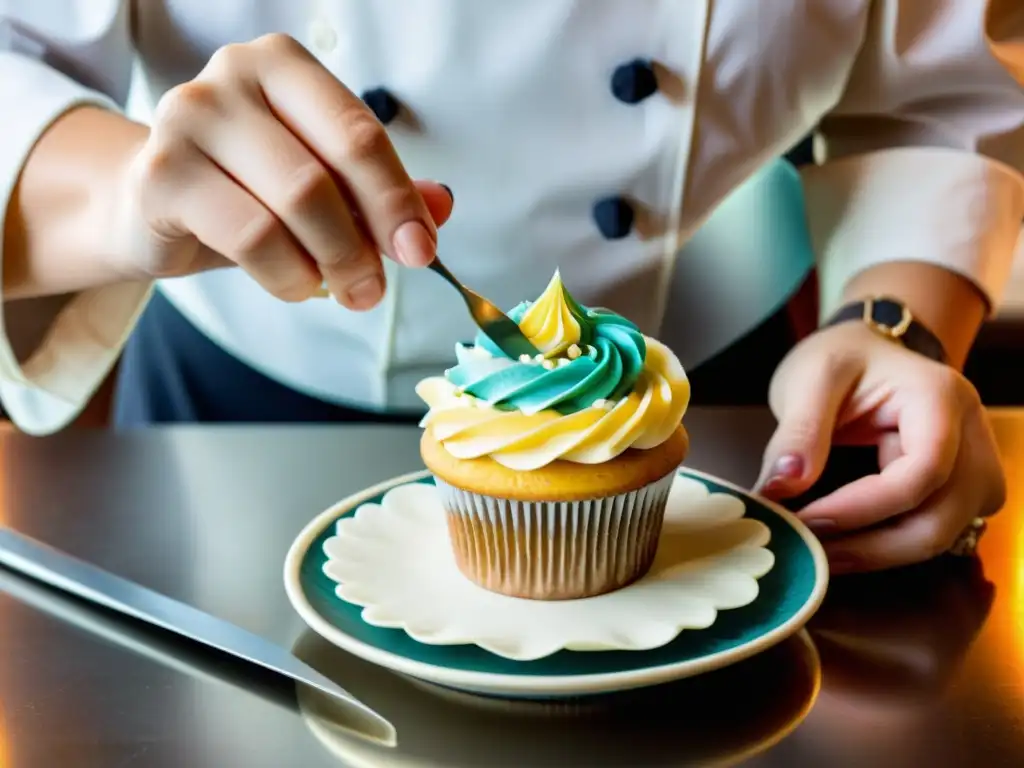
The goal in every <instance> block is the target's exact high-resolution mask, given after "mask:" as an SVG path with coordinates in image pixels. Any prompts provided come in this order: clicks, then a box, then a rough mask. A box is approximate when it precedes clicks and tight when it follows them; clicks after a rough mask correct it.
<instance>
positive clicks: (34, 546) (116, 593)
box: [0, 528, 397, 746]
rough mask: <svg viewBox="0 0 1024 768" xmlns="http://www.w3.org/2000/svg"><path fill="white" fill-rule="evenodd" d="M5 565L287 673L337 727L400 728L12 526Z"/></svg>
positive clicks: (206, 617)
mask: <svg viewBox="0 0 1024 768" xmlns="http://www.w3.org/2000/svg"><path fill="white" fill-rule="evenodd" d="M0 565H3V566H5V567H6V568H9V569H11V570H13V571H16V572H18V573H21V574H23V575H25V576H28V577H29V578H32V579H35V580H36V581H39V582H41V583H43V584H46V585H48V586H51V587H54V588H56V589H59V590H61V591H63V592H66V593H68V594H71V595H74V596H76V597H78V598H81V599H83V600H87V601H89V602H91V603H94V604H96V605H101V606H103V607H105V608H108V609H110V610H114V611H117V612H118V613H121V614H124V615H126V616H130V617H132V618H134V619H137V620H139V621H143V622H146V623H147V624H151V625H153V626H156V627H159V628H161V629H164V630H166V631H168V632H172V633H174V634H176V635H179V636H181V637H183V638H186V639H188V640H191V641H193V642H197V643H201V644H202V645H205V646H207V647H209V648H213V649H215V650H217V651H220V652H222V653H226V654H228V655H230V656H233V657H235V658H238V659H241V660H243V661H247V662H249V663H252V664H256V665H258V666H260V667H262V668H264V669H267V670H270V671H271V672H276V673H278V674H281V675H284V676H285V677H287V678H290V679H292V680H295V681H296V682H298V683H301V684H303V685H307V686H310V687H312V688H315V689H317V690H318V691H322V692H323V693H325V694H327V695H328V696H331V697H332V698H334V699H335V700H336V701H337V702H338V703H339V705H340V706H339V707H338V708H336V710H337V712H338V715H339V717H342V718H347V721H345V722H338V723H337V724H338V725H341V726H342V727H344V728H346V729H348V730H350V731H352V732H353V733H355V734H357V735H360V736H363V737H364V738H369V739H371V740H373V741H376V742H378V743H382V744H385V745H388V746H394V745H395V744H397V733H396V731H395V727H394V726H393V725H392V724H391V723H390V722H389V721H388V720H387V719H385V718H384V717H383V716H382V715H380V714H379V713H377V712H375V711H374V710H373V709H371V708H370V707H368V706H367V705H366V704H364V703H363V702H361V701H359V700H358V699H356V698H355V697H354V696H353V695H352V694H350V693H349V692H348V691H346V690H345V689H344V688H342V687H341V686H339V685H338V684H337V683H335V682H334V681H333V680H331V679H330V678H328V677H326V676H324V675H322V674H320V673H319V672H317V671H316V670H314V669H313V668H312V667H310V666H308V665H306V664H304V663H303V662H301V661H299V660H298V659H297V658H295V657H294V656H293V655H292V654H290V653H288V652H287V651H286V650H284V649H283V648H280V647H279V646H276V645H274V644H273V643H271V642H270V641H268V640H265V639H264V638H262V637H260V636H259V635H255V634H253V633H252V632H249V631H247V630H245V629H242V628H241V627H238V626H235V625H234V624H231V623H230V622H227V621H224V620H223V619H219V618H217V617H215V616H212V615H210V614H208V613H204V612H203V611H200V610H199V609H197V608H193V607H192V606H190V605H186V604H185V603H181V602H178V601H177V600H172V599H171V598H169V597H167V596H166V595H162V594H160V593H158V592H155V591H153V590H151V589H147V588H146V587H143V586H141V585H140V584H136V583H135V582H132V581H129V580H127V579H123V578H121V577H120V576H115V575H114V574H112V573H110V572H109V571H105V570H103V569H102V568H99V567H97V566H95V565H92V564H90V563H87V562H85V561H84V560H80V559H79V558H77V557H74V556H72V555H69V554H67V553H65V552H61V551H60V550H58V549H55V548H54V547H51V546H49V545H48V544H44V543H42V542H40V541H37V540H35V539H33V538H31V537H30V536H26V535H25V534H22V533H18V532H16V531H13V530H11V529H10V528H0Z"/></svg>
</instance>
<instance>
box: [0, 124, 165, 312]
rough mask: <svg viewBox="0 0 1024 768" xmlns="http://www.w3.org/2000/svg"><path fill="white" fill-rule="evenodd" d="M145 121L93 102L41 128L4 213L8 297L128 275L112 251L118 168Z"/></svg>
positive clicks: (144, 132) (62, 290)
mask: <svg viewBox="0 0 1024 768" xmlns="http://www.w3.org/2000/svg"><path fill="white" fill-rule="evenodd" d="M146 135H147V129H146V128H145V127H144V126H141V125H138V124H136V123H133V122H131V121H130V120H128V119H126V118H125V117H123V116H121V115H118V114H116V113H114V112H110V111H107V110H104V109H101V108H97V107H81V108H77V109H73V110H71V111H69V112H68V113H66V114H65V115H63V116H62V117H61V118H59V119H58V120H57V121H55V122H54V123H53V125H51V126H50V128H49V129H48V130H47V131H46V132H45V133H44V134H43V136H42V137H41V138H40V140H39V142H38V143H37V144H36V145H35V148H34V149H33V150H32V152H31V154H30V155H29V158H28V161H27V162H26V163H25V165H24V167H23V169H22V172H21V175H20V177H19V179H18V181H17V183H16V186H15V188H14V192H13V194H12V195H11V198H10V202H9V204H8V207H7V211H6V214H5V216H4V218H3V221H4V227H3V290H4V296H5V297H6V298H8V299H12V298H13V299H19V298H29V297H34V296H46V295H55V294H62V293H69V292H73V291H79V290H83V289H86V288H92V287H96V286H99V285H105V284H108V283H113V282H117V281H119V280H122V279H125V275H124V274H122V272H121V271H120V269H119V268H118V264H119V260H118V258H117V254H115V253H113V252H112V250H113V247H112V241H111V238H110V232H111V225H112V222H113V219H114V217H115V215H116V205H117V200H118V199H119V189H118V186H119V183H120V179H121V176H122V169H123V168H124V167H125V165H126V163H127V162H128V160H129V159H130V157H131V155H132V154H133V153H134V151H135V148H136V147H138V146H139V145H140V143H141V142H142V141H144V140H145V137H146Z"/></svg>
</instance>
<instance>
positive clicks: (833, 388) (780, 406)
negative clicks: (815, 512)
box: [757, 360, 859, 499]
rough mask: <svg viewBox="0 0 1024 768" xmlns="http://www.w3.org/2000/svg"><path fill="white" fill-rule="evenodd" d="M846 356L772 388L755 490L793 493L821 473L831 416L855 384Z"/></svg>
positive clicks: (777, 494) (833, 420) (829, 441)
mask: <svg viewBox="0 0 1024 768" xmlns="http://www.w3.org/2000/svg"><path fill="white" fill-rule="evenodd" d="M858 371H859V368H858V367H857V366H856V365H855V364H854V363H853V362H852V361H848V360H847V361H842V362H836V363H834V364H831V365H823V366H819V367H818V368H817V369H816V371H815V373H814V374H810V375H808V377H807V378H806V379H804V381H803V382H802V386H800V387H799V388H795V387H793V386H786V387H774V388H773V389H774V390H775V391H774V392H773V393H772V394H773V395H774V397H773V398H772V401H773V402H772V407H773V410H774V411H775V414H776V417H777V418H778V421H779V424H778V427H777V428H776V430H775V433H774V434H773V435H772V438H771V440H770V441H769V443H768V447H767V448H766V449H765V457H764V466H763V468H762V470H761V477H760V479H759V480H758V483H757V488H758V489H759V492H760V493H761V494H763V495H765V496H767V497H768V498H773V499H782V498H788V497H792V496H797V495H799V494H801V493H803V492H804V491H806V490H807V489H808V488H810V487H811V486H812V485H813V484H814V482H815V481H816V480H817V479H818V478H819V477H820V476H821V473H822V470H823V469H824V468H825V462H826V461H827V460H828V454H829V449H830V447H831V444H832V433H833V432H834V431H835V427H836V417H837V415H838V413H839V409H840V408H841V407H842V405H843V402H844V401H845V400H846V398H847V396H848V395H849V393H850V391H851V390H852V389H853V387H854V386H855V385H856V380H857V376H858Z"/></svg>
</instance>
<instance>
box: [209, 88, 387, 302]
mask: <svg viewBox="0 0 1024 768" xmlns="http://www.w3.org/2000/svg"><path fill="white" fill-rule="evenodd" d="M225 98H231V97H230V96H226V97H225ZM238 102H239V103H237V104H236V105H234V106H233V107H232V114H233V115H234V116H235V118H236V119H237V120H238V121H239V122H241V123H243V124H245V126H246V129H245V130H244V131H238V130H233V129H231V127H230V124H228V123H225V122H222V121H213V122H210V123H207V124H206V125H205V126H199V127H197V128H196V129H195V133H194V137H195V142H196V144H197V146H198V147H199V149H200V150H202V151H203V152H204V153H205V154H206V155H207V156H208V157H210V158H211V159H212V160H213V161H214V162H215V163H216V164H217V165H218V166H220V167H221V168H223V169H224V171H225V172H226V173H227V174H228V175H230V176H231V177H232V178H234V179H236V180H237V181H238V182H239V183H240V184H241V185H242V186H244V187H245V188H246V189H248V190H249V191H250V192H251V194H252V195H253V196H254V197H256V198H257V199H258V200H260V201H261V202H262V203H263V204H264V205H265V206H266V207H267V208H268V209H269V210H270V211H271V212H272V213H273V214H274V215H275V216H276V217H277V218H278V219H279V220H280V221H281V222H282V223H283V224H284V226H285V227H287V229H288V231H289V232H290V233H291V234H292V236H293V237H294V239H295V240H296V241H297V242H298V244H299V245H300V246H301V247H302V248H303V250H304V251H305V253H307V254H309V257H311V258H312V259H313V261H315V262H316V264H317V266H318V268H319V272H320V273H321V274H322V275H323V280H324V281H325V282H326V283H327V287H328V289H329V290H330V292H331V293H332V295H334V296H335V297H336V298H337V299H338V300H339V301H340V302H341V303H342V304H344V305H345V306H347V307H349V308H350V309H356V310H362V309H370V308H371V307H373V306H375V305H376V304H377V302H378V301H380V299H381V297H382V296H383V295H384V270H383V267H382V265H381V263H380V256H379V255H378V250H377V247H376V245H375V244H374V243H373V242H372V241H371V240H370V239H369V237H368V236H367V234H366V233H365V232H364V231H363V228H362V226H361V225H360V224H359V223H357V222H356V220H355V218H354V216H353V214H352V212H351V209H350V206H349V204H348V202H347V201H346V200H345V198H344V196H343V194H342V192H341V190H340V189H339V187H338V185H337V184H336V183H335V180H334V178H333V177H332V175H331V173H330V171H328V169H327V168H326V167H325V166H324V165H323V164H322V163H321V162H320V160H319V159H318V158H317V157H316V156H315V155H314V154H313V153H312V152H310V151H309V150H308V149H307V148H306V147H305V146H304V145H303V144H302V142H301V141H299V140H298V139H297V138H296V137H295V136H294V135H293V134H292V133H290V132H289V131H288V130H287V129H286V128H285V127H284V126H283V125H281V123H279V122H278V121H277V120H275V119H274V117H273V115H272V114H271V113H270V112H269V111H267V110H266V109H259V108H257V106H256V105H255V104H254V103H248V102H247V101H246V100H244V99H241V98H239V99H238ZM247 268H250V269H251V270H254V271H255V272H258V271H259V270H260V269H262V265H261V264H258V263H257V264H249V265H248V267H247ZM268 268H269V265H268ZM254 276H255V274H254Z"/></svg>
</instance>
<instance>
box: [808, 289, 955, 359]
mask: <svg viewBox="0 0 1024 768" xmlns="http://www.w3.org/2000/svg"><path fill="white" fill-rule="evenodd" d="M851 320H860V321H861V322H863V323H865V324H867V326H868V327H869V328H871V329H872V330H873V331H875V333H878V334H880V335H882V336H884V337H886V338H887V339H891V340H892V341H895V342H898V343H900V344H902V345H903V346H905V347H906V348H907V349H909V350H911V351H913V352H917V353H918V354H921V355H924V356H925V357H927V358H930V359H932V360H935V361H937V362H940V363H947V362H948V361H949V359H948V358H947V356H946V350H945V348H944V347H943V346H942V342H941V341H939V338H938V336H936V335H935V334H934V333H932V332H931V331H930V330H928V329H927V328H926V327H925V326H924V325H922V324H921V323H919V322H918V321H917V320H916V319H914V315H913V314H912V313H911V311H910V309H909V308H907V305H906V304H904V303H903V302H901V301H899V300H898V299H893V298H890V297H888V296H876V297H874V298H870V299H865V300H864V301H855V302H852V303H850V304H847V305H846V306H844V307H842V308H841V309H839V311H838V312H836V313H835V314H834V315H832V317H831V318H830V319H829V321H828V322H827V323H825V327H830V326H833V325H838V324H839V323H846V322H850V321H851Z"/></svg>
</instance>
